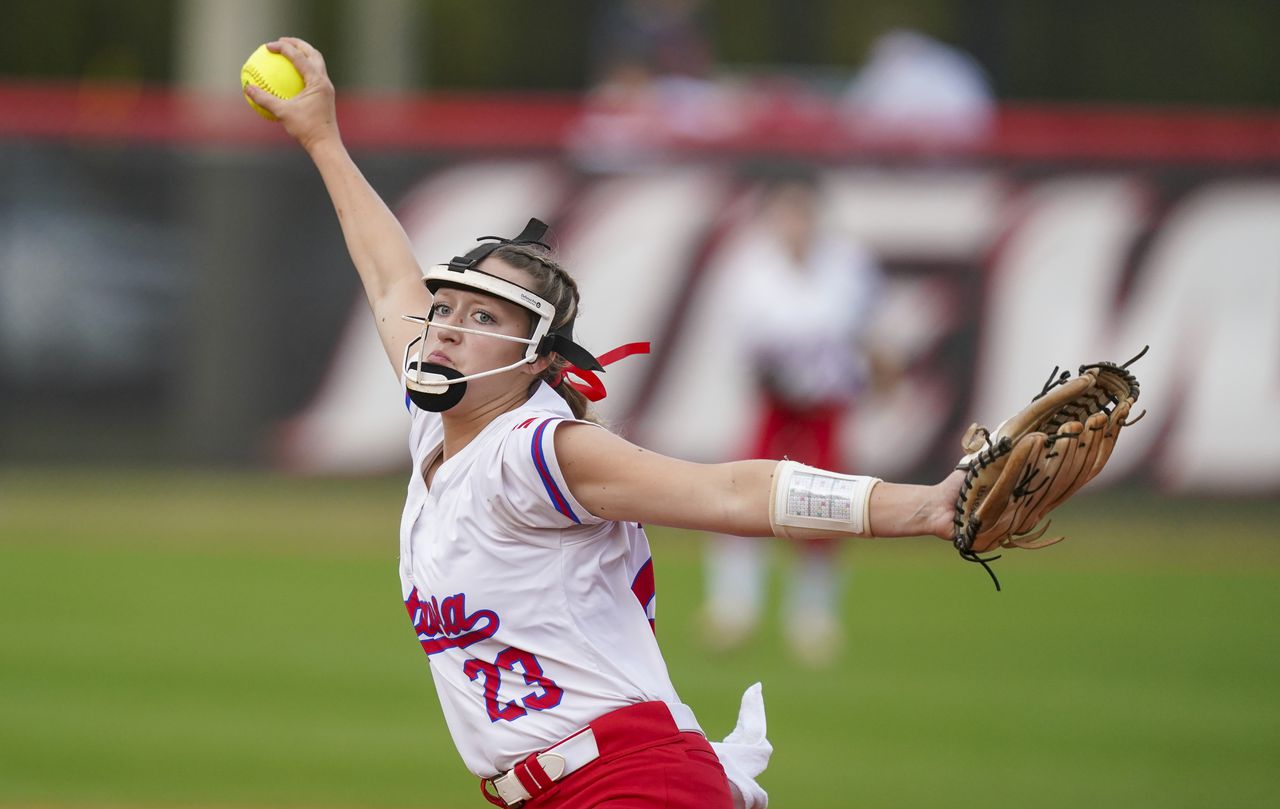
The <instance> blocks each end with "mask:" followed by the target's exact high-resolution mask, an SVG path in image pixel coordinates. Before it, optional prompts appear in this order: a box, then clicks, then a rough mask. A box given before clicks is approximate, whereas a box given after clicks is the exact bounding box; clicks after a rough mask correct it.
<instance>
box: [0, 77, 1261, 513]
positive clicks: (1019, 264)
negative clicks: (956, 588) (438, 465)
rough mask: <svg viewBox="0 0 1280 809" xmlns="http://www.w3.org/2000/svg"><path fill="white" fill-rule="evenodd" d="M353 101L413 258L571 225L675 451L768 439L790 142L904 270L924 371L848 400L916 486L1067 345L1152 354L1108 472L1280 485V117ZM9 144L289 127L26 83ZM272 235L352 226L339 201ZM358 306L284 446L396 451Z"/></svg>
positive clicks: (219, 142) (306, 461)
mask: <svg viewBox="0 0 1280 809" xmlns="http://www.w3.org/2000/svg"><path fill="white" fill-rule="evenodd" d="M340 120H341V121H342V127H343V132H344V136H345V137H346V139H347V140H348V142H349V143H350V145H351V146H352V147H353V149H354V150H356V152H357V153H358V158H359V159H360V160H361V162H362V163H364V162H371V163H374V164H376V165H378V166H379V171H380V173H381V176H388V174H396V173H399V174H400V175H401V176H402V178H403V179H404V182H402V183H400V184H399V185H398V186H397V190H396V191H395V192H389V193H390V194H391V196H392V197H393V198H392V200H391V201H392V203H393V205H395V206H396V208H397V211H398V212H399V214H400V215H401V218H402V221H403V222H404V223H405V226H406V228H407V230H408V231H409V232H410V235H411V237H412V238H413V241H414V244H415V249H416V250H417V252H418V254H419V257H420V259H421V260H422V261H424V262H429V263H430V262H435V261H439V260H441V259H443V258H447V257H449V256H452V255H454V254H456V253H457V252H459V251H460V250H462V249H464V248H465V247H466V246H467V244H468V242H469V240H470V239H471V238H472V237H473V236H478V235H481V234H486V233H492V232H500V233H501V232H508V231H512V232H514V230H516V229H518V227H519V224H520V223H522V222H523V221H524V219H525V218H527V217H528V216H530V215H536V216H539V217H541V218H544V219H547V220H549V221H551V222H553V224H554V225H555V229H556V233H557V234H558V248H559V249H560V250H561V251H562V253H563V254H564V255H565V257H566V258H567V259H568V262H569V264H570V266H571V268H572V269H573V270H574V271H575V274H577V275H578V276H579V277H580V279H581V282H582V286H583V294H584V314H583V320H582V324H581V326H580V331H579V333H580V335H581V336H582V337H583V340H584V342H586V343H587V344H588V345H589V346H590V347H592V348H594V349H597V350H604V349H607V348H610V347H612V346H613V345H616V344H619V343H623V342H628V341H632V340H637V339H648V340H651V341H652V342H653V343H654V354H653V356H652V357H650V358H648V359H631V360H628V361H626V362H624V363H623V364H621V365H619V366H617V367H616V369H614V371H613V372H611V373H610V374H609V375H608V378H607V382H608V383H609V388H610V391H611V394H610V397H609V399H608V400H607V402H606V407H605V414H606V415H607V416H608V417H610V418H611V419H613V420H614V421H615V422H616V423H617V424H618V425H619V426H620V427H621V428H622V429H624V430H625V431H627V432H628V433H629V434H631V435H632V437H634V438H635V439H637V440H639V441H640V442H642V443H645V444H647V445H650V446H653V447H654V448H656V449H660V450H663V451H668V452H672V453H675V454H680V455H684V456H688V457H695V458H699V459H706V460H715V459H721V458H728V457H732V456H733V455H734V454H736V452H737V451H738V448H739V447H740V445H741V443H742V440H743V438H742V437H743V435H744V433H745V432H746V431H747V430H748V429H749V425H750V423H751V421H752V419H753V416H754V412H753V406H752V404H751V401H750V397H749V396H748V395H747V391H748V386H747V375H746V371H745V369H744V368H743V367H741V363H740V361H738V360H737V359H736V356H735V354H734V352H733V346H732V344H731V342H730V341H729V340H728V339H727V338H726V333H725V330H724V329H723V328H722V325H723V323H724V313H723V311H722V310H721V309H720V308H718V302H720V301H722V300H723V295H722V294H720V293H719V292H718V291H717V290H718V289H722V288H723V287H722V285H723V284H726V283H731V282H732V275H733V267H732V266H728V264H727V262H726V260H725V257H726V256H727V255H728V254H729V253H730V252H731V249H732V246H733V244H734V243H735V240H736V239H738V238H740V237H741V234H742V229H743V227H744V225H745V222H746V212H747V210H748V209H749V207H750V201H751V197H752V194H753V191H754V189H753V186H752V184H751V182H750V181H748V180H744V179H743V176H742V172H741V169H742V167H743V165H744V164H754V163H758V162H761V161H767V160H772V159H777V158H786V159H789V160H797V159H798V160H805V161H809V162H812V163H814V164H815V165H816V166H818V167H819V168H820V169H821V171H822V172H823V176H824V180H825V182H826V191H827V193H828V211H829V214H830V216H831V219H832V223H833V225H834V226H835V227H839V228H842V229H844V230H846V231H847V232H848V233H850V234H851V235H853V236H855V237H857V238H858V239H860V240H861V241H862V242H863V243H864V244H866V245H867V246H868V247H869V248H871V249H872V250H873V251H874V252H875V253H876V254H877V255H878V256H879V258H880V260H881V262H882V263H883V265H884V267H885V269H886V271H887V272H888V274H889V277H890V279H891V294H890V296H889V299H888V301H887V302H886V305H885V307H884V308H883V311H882V312H881V315H880V318H879V321H878V323H877V330H878V332H879V334H880V336H881V338H882V340H883V341H884V344H885V345H886V346H889V347H890V348H891V349H892V351H893V352H894V353H895V355H896V356H897V357H898V359H899V361H900V362H901V364H902V366H903V368H904V369H905V374H904V376H903V378H902V380H901V384H899V385H898V386H896V387H895V388H894V389H892V390H890V391H886V392H883V393H880V394H876V395H874V396H871V395H869V396H868V398H867V399H865V400H864V402H863V404H862V406H861V407H860V408H859V409H858V411H857V413H851V415H850V418H849V422H848V428H849V429H848V430H847V434H848V446H849V454H850V457H851V459H852V463H853V464H854V465H855V466H856V467H857V468H860V469H864V470H868V471H874V472H875V473H877V474H883V475H893V476H907V477H913V476H914V477H926V478H927V477H929V476H930V475H932V474H935V473H936V472H937V471H938V470H939V469H941V468H944V467H945V466H946V464H947V462H948V461H949V460H950V459H952V458H953V457H954V456H955V455H956V454H957V449H956V446H955V444H956V437H957V436H958V435H959V433H960V432H961V431H962V430H963V427H964V426H965V425H967V424H968V423H969V421H971V420H980V421H987V422H990V421H994V420H998V419H999V418H1000V417H1002V416H1003V415H1004V414H1005V413H1006V412H1007V411H1008V410H1009V409H1010V408H1012V407H1014V406H1016V405H1017V404H1018V403H1019V402H1021V401H1023V400H1025V398H1027V397H1028V396H1029V395H1031V393H1033V392H1034V391H1036V390H1038V389H1039V386H1040V384H1041V383H1042V381H1043V380H1044V378H1045V377H1046V376H1047V375H1048V373H1049V371H1050V370H1051V369H1052V368H1053V367H1054V366H1055V365H1059V364H1060V365H1064V366H1071V365H1075V364H1078V363H1080V362H1084V361H1091V360H1097V359H1127V358H1128V357H1129V356H1130V355H1132V354H1134V353H1136V352H1137V351H1138V350H1139V349H1140V348H1141V347H1142V346H1143V345H1146V344H1151V346H1152V349H1151V352H1150V353H1149V354H1148V356H1147V357H1146V358H1144V359H1143V360H1142V362H1141V363H1140V364H1139V365H1138V366H1137V371H1138V373H1139V376H1140V378H1141V379H1142V382H1143V393H1142V404H1143V405H1145V406H1146V407H1147V409H1148V411H1149V415H1148V416H1147V418H1146V420H1145V421H1144V422H1143V424H1141V425H1139V426H1138V427H1135V428H1134V429H1133V430H1132V431H1130V432H1129V433H1127V434H1126V441H1125V442H1123V443H1122V445H1121V447H1120V449H1119V450H1118V452H1117V457H1116V459H1115V461H1114V462H1113V464H1112V468H1111V469H1109V470H1108V480H1110V481H1112V482H1114V481H1117V480H1123V479H1129V480H1134V481H1142V482H1149V483H1155V484H1158V485H1162V486H1167V487H1171V488H1176V489H1179V490H1187V491H1204V492H1252V493H1263V494H1266V493H1274V492H1277V491H1280V418H1278V417H1280V116H1278V115H1273V114H1245V113H1239V114H1235V113H1221V112H1207V111H1195V110H1179V111H1149V110H1136V109H1092V108H1069V109H1064V108H1047V107H1021V106H1020V107H1009V108H1005V109H1003V110H1001V111H1000V113H999V115H998V116H997V119H996V125H995V129H994V131H993V133H992V135H991V136H990V137H989V138H987V139H985V140H983V141H981V142H979V143H969V144H965V145H951V146H941V145H939V144H937V143H933V144H921V143H915V144H909V143H904V142H902V141H894V142H870V141H868V140H866V139H864V138H860V137H858V136H857V135H855V134H853V133H851V132H850V131H849V130H848V129H847V128H846V127H844V126H842V125H841V119H840V114H839V111H838V110H837V109H835V108H833V107H830V106H827V105H824V104H821V103H814V101H813V99H804V100H803V103H798V102H795V101H794V100H788V99H785V98H781V97H772V98H768V99H765V100H764V101H763V102H762V103H760V104H758V105H756V106H755V107H753V109H752V111H751V113H750V114H749V115H746V116H744V118H743V119H742V121H741V122H740V124H741V125H740V126H738V127H737V128H736V129H735V130H734V131H733V132H732V133H730V134H726V135H723V136H720V137H717V138H714V139H697V140H694V139H690V138H687V137H685V138H662V139H660V141H652V142H649V143H646V144H645V147H646V148H645V149H643V150H641V151H642V156H641V157H640V158H636V159H633V160H630V161H628V160H625V159H622V160H619V159H618V156H617V155H616V154H612V155H610V159H608V160H603V161H601V160H595V159H593V153H592V151H591V146H590V144H589V143H587V142H586V141H584V139H583V135H582V133H583V129H582V118H581V108H580V105H579V103H578V101H577V100H576V99H574V98H541V97H539V98H530V97H519V98H491V97H485V98H479V97H432V98H428V99H421V98H415V99H356V100H351V101H346V102H344V104H343V106H342V109H341V111H340ZM0 139H4V140H6V141H9V142H22V143H35V144H39V145H47V144H50V143H62V144H73V145H76V146H80V147H84V146H89V147H91V148H93V149H96V150H103V149H105V150H108V151H109V150H111V149H116V148H120V149H125V150H131V151H132V152H133V153H135V154H136V152H137V150H138V149H140V148H141V149H142V150H144V151H146V150H157V151H165V152H170V151H177V152H182V153H189V152H197V153H201V152H207V151H217V152H224V151H226V150H228V149H229V150H231V151H232V152H236V153H246V152H259V151H261V150H263V149H272V148H274V147H276V146H288V143H287V140H286V139H285V137H284V136H283V135H282V134H281V133H280V132H279V131H278V129H277V128H275V127H273V126H272V125H269V124H266V123H265V122H262V121H261V120H260V119H258V118H257V117H256V116H253V115H252V114H248V113H247V109H246V108H245V107H243V102H241V101H240V99H238V98H231V99H221V100H216V101H199V102H196V101H194V100H192V99H188V98H183V97H180V96H174V95H170V94H167V93H163V92H158V91H152V90H147V89H137V88H120V89H115V90H111V89H107V90H103V89H101V88H99V89H96V90H85V89H82V88H68V87H33V86H30V85H23V86H0ZM294 157H296V156H291V157H289V158H281V160H282V161H283V160H285V159H290V160H292V159H294ZM231 170H234V169H228V171H231ZM259 171H261V169H259ZM291 181H292V182H299V181H298V180H297V179H296V178H293V179H292V180H291ZM307 193H309V194H313V195H314V194H315V188H314V187H309V188H308V189H307ZM280 227H282V228H285V229H286V230H288V229H296V231H297V235H298V236H299V237H301V236H304V235H305V234H307V233H308V232H311V231H315V230H317V229H319V228H324V229H335V230H336V225H335V224H334V222H333V220H332V218H329V219H326V220H321V221H316V220H315V219H314V218H312V219H311V220H310V221H306V220H302V219H296V218H295V219H293V220H290V219H288V218H287V217H286V218H285V219H284V220H283V222H282V223H281V225H280ZM278 230H279V228H277V231H278ZM275 235H276V236H278V237H282V238H288V237H289V235H290V234H289V233H288V232H286V233H283V234H282V233H279V232H277V233H276V234H275ZM342 265H343V262H341V261H337V260H335V263H334V267H333V268H332V270H331V271H332V272H339V273H349V272H350V270H349V268H348V267H345V266H342ZM326 271H329V270H326ZM350 311H351V312H352V314H351V316H350V318H349V320H348V324H347V325H346V326H345V327H343V326H341V324H340V323H336V322H334V323H330V324H328V328H331V329H332V331H333V332H334V333H340V334H341V335H342V336H341V338H340V339H339V340H338V341H337V342H336V343H330V344H326V345H325V357H326V359H325V360H324V363H323V364H324V367H325V368H326V370H325V371H324V372H323V373H321V374H314V375H312V376H313V380H312V381H311V382H310V383H309V386H308V390H307V393H306V396H305V397H303V399H302V400H301V401H300V402H299V404H300V405H301V406H300V407H296V408H290V410H292V411H296V412H294V413H293V415H292V416H290V417H288V418H287V419H285V420H284V421H283V423H282V424H281V428H282V429H281V430H279V431H278V432H275V431H267V432H268V433H273V435H272V437H271V438H269V439H266V440H267V444H268V446H269V447H270V448H271V450H272V451H273V452H275V453H277V457H278V458H279V459H281V460H282V462H284V463H287V464H290V465H292V466H295V467H297V468H302V469H309V470H323V471H370V470H376V469H387V468H398V467H400V466H402V465H403V463H404V461H403V458H404V452H403V447H402V438H401V436H402V433H403V423H404V414H403V409H402V406H401V403H400V402H401V400H400V396H399V395H398V393H397V390H396V385H395V383H394V380H393V379H392V378H391V376H390V375H389V374H387V373H386V367H385V360H384V359H382V357H381V355H380V350H379V349H378V347H377V345H376V341H375V340H374V338H373V335H372V328H371V326H370V324H369V323H367V314H366V311H367V310H366V309H365V308H364V306H363V304H362V303H360V302H358V301H357V300H355V299H354V298H353V299H352V300H351V304H350ZM1227 407H1229V408H1230V411H1231V414H1232V417H1231V418H1228V419H1224V418H1223V417H1222V411H1223V409H1224V408H1227ZM268 410H269V408H268ZM258 415H259V416H260V417H261V418H263V419H264V420H268V421H271V422H277V421H278V420H277V418H276V417H275V415H273V414H271V413H270V412H263V413H260V414H258Z"/></svg>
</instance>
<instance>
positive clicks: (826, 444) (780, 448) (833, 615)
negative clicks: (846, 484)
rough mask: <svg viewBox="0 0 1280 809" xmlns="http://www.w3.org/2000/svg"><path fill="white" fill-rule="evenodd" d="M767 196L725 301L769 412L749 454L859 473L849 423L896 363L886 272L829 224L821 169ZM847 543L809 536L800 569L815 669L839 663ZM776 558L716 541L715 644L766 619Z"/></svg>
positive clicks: (807, 652) (734, 541) (774, 186)
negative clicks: (886, 325) (851, 455)
mask: <svg viewBox="0 0 1280 809" xmlns="http://www.w3.org/2000/svg"><path fill="white" fill-rule="evenodd" d="M761 194H762V196H761V200H760V208H759V211H758V215H757V217H756V219H755V222H754V223H753V228H754V232H753V233H752V234H751V235H750V236H749V237H748V238H747V239H746V240H745V241H744V242H743V243H741V244H740V245H739V246H738V248H737V251H738V252H736V253H735V255H734V256H733V257H732V258H731V259H730V260H729V261H728V266H730V267H732V268H733V273H734V276H733V278H734V282H733V284H732V286H731V289H732V290H734V294H733V297H732V299H731V300H729V301H727V302H726V304H727V306H728V307H729V309H728V311H729V317H730V318H731V320H732V322H733V328H734V330H735V332H736V337H737V341H738V344H739V345H740V346H741V347H742V351H743V359H744V361H745V362H746V363H747V364H748V365H749V366H750V367H751V369H752V370H753V375H754V378H755V381H756V391H757V395H758V398H759V412H760V418H759V423H758V425H757V427H756V430H755V433H754V435H752V436H751V437H750V438H749V439H748V441H747V444H746V445H745V446H744V447H743V448H742V449H743V452H742V455H741V457H744V458H773V459H778V460H781V459H783V458H788V459H790V460H793V461H799V462H800V463H803V464H808V465H810V466H818V467H821V468H823V469H834V470H839V471H850V469H849V467H850V463H849V462H848V461H849V459H848V458H845V457H843V453H842V447H843V446H845V444H844V442H843V440H842V438H843V436H842V434H841V430H840V426H841V423H842V422H843V421H844V420H845V418H846V416H847V414H848V412H849V410H850V409H851V408H852V406H853V404H854V401H855V399H856V397H857V396H858V393H859V392H860V391H861V390H862V389H863V388H864V386H865V385H867V384H868V383H869V382H870V381H871V380H872V379H873V376H874V378H875V379H876V380H877V381H881V380H882V379H883V378H884V373H885V369H886V367H887V366H886V365H885V364H884V363H883V361H881V360H880V359H879V357H878V354H877V353H876V352H875V350H874V346H873V345H872V344H871V342H870V331H869V327H870V325H871V316H872V314H873V312H874V311H875V307H876V304H877V301H878V300H879V299H880V298H881V295H882V290H883V286H884V282H883V277H882V273H881V271H880V268H879V266H878V265H877V263H876V261H875V259H874V257H873V256H872V255H871V254H870V253H869V252H868V251H867V250H866V249H865V248H863V247H862V246H861V245H860V244H858V243H857V242H856V241H855V240H854V239H853V238H851V237H849V236H847V235H845V234H843V233H841V232H839V231H838V230H837V229H835V228H833V227H831V226H830V225H829V224H828V223H827V222H825V221H824V220H823V217H822V192H821V188H820V185H819V181H818V176H817V174H816V172H814V171H813V170H809V169H805V168H800V167H786V168H783V169H780V170H776V171H774V172H773V176H771V177H769V178H768V179H766V181H765V183H764V188H763V189H762V192H761ZM797 313H799V316H797ZM838 549H839V546H838V544H837V543H836V542H835V541H833V540H830V539H816V540H811V541H808V542H802V543H799V544H798V547H797V551H798V552H797V554H796V556H797V558H796V559H795V560H794V562H793V564H792V565H791V566H790V567H789V577H788V580H787V583H786V586H785V594H784V599H783V608H782V609H783V623H784V629H785V635H786V640H787V642H788V644H789V645H790V647H791V649H792V651H793V652H794V654H795V655H796V656H797V658H798V659H799V660H800V661H801V662H804V663H807V664H809V665H812V666H821V665H825V664H827V663H829V662H830V661H831V660H832V659H833V657H834V656H835V655H836V653H837V652H838V651H839V649H840V646H841V640H842V635H843V632H842V629H841V626H840V619H839V612H840V609H839V606H840V599H841V587H840V582H841V579H842V578H843V575H842V573H841V571H840V568H839V566H838V565H837V558H836V552H837V550H838ZM768 556H769V544H768V543H767V542H765V541H763V540H760V539H752V538H745V537H731V536H714V537H712V538H711V540H710V542H709V543H708V547H707V561H706V571H707V576H706V588H707V601H706V605H705V607H704V615H705V620H706V626H707V631H708V636H709V637H708V642H709V643H711V644H712V645H713V646H714V647H716V648H719V649H722V650H723V649H729V648H732V647H734V646H737V645H739V644H741V643H743V642H744V641H746V640H747V639H748V638H749V636H750V635H751V634H752V633H753V632H754V631H755V629H756V627H757V626H758V624H759V622H760V619H761V612H762V608H763V603H764V600H765V589H766V588H765V580H766V572H767V561H768Z"/></svg>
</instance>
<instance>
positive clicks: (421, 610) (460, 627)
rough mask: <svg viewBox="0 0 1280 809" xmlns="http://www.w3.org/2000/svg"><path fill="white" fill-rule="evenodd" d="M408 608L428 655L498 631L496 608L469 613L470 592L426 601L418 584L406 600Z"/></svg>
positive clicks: (460, 646)
mask: <svg viewBox="0 0 1280 809" xmlns="http://www.w3.org/2000/svg"><path fill="white" fill-rule="evenodd" d="M404 608H405V610H407V611H408V613H409V620H411V621H413V628H414V629H415V630H416V631H417V633H418V642H419V643H421V644H422V649H423V651H425V652H426V653H427V654H428V655H433V654H435V653H436V652H439V651H443V650H445V649H462V648H464V647H467V646H470V645H471V644H473V643H478V642H480V641H482V640H487V639H488V638H491V637H493V635H494V633H495V632H497V631H498V624H499V619H498V614H497V613H496V612H494V611H493V610H476V611H475V612H474V613H472V614H471V615H468V614H467V594H466V593H455V594H453V595H451V596H445V598H444V599H443V600H441V601H437V600H436V597H435V596H431V597H430V598H428V599H427V600H426V601H423V600H422V597H421V596H420V595H418V588H417V587H414V588H413V590H412V591H411V592H410V593H409V597H408V598H407V599H405V602H404Z"/></svg>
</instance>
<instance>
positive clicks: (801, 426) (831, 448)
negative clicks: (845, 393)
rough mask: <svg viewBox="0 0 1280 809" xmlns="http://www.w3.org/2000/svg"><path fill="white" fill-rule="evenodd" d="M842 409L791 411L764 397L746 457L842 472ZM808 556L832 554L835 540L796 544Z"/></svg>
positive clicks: (771, 398) (810, 540)
mask: <svg viewBox="0 0 1280 809" xmlns="http://www.w3.org/2000/svg"><path fill="white" fill-rule="evenodd" d="M845 409H846V408H843V407H840V406H837V405H819V406H815V407H810V408H806V409H803V410H793V409H792V408H790V407H788V406H787V405H785V404H783V403H782V402H781V401H779V400H778V399H775V398H773V397H772V396H768V395H766V396H765V400H764V413H763V414H762V417H761V420H760V426H759V427H758V428H757V432H756V440H755V443H754V444H753V445H752V448H751V452H750V453H749V454H748V456H747V457H750V458H769V459H771V460H778V461H780V460H782V459H783V458H787V459H789V460H792V461H796V462H797V463H802V464H807V465H809V466H816V467H818V468H819V469H826V470H829V471H831V472H844V471H845V469H844V464H843V463H842V462H841V460H840V435H839V433H840V419H841V418H842V417H843V416H844V413H845ZM799 544H800V545H801V547H803V548H804V549H805V550H806V551H807V552H809V553H817V554H822V555H827V556H830V555H833V554H834V553H835V551H836V548H837V547H838V546H839V540H836V539H826V538H823V539H807V540H802V541H801V542H800V543H799Z"/></svg>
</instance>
